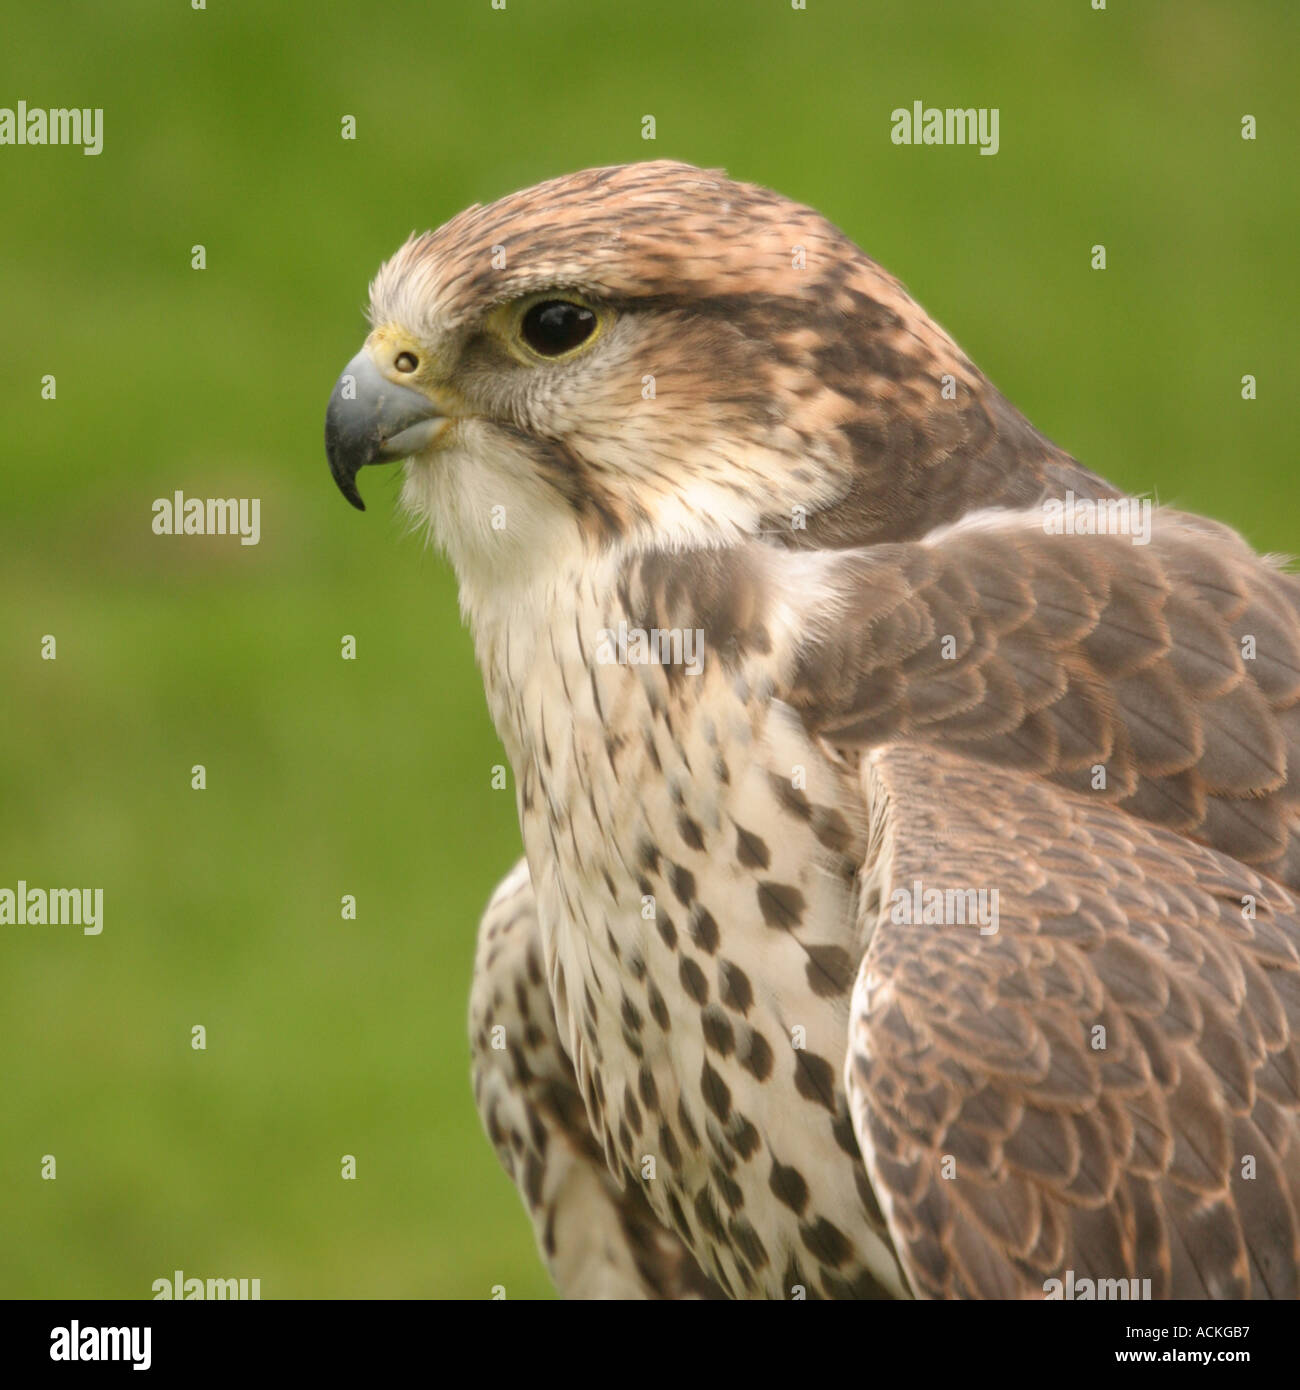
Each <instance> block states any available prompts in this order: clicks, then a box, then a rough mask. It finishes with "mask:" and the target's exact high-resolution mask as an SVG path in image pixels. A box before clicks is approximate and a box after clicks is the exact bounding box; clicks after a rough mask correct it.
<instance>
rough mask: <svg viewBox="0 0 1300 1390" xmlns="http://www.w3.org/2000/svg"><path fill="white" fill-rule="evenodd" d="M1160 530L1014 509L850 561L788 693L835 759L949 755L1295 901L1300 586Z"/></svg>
mask: <svg viewBox="0 0 1300 1390" xmlns="http://www.w3.org/2000/svg"><path fill="white" fill-rule="evenodd" d="M1153 518H1154V519H1153V525H1152V534H1151V541H1150V544H1149V545H1135V544H1133V542H1132V540H1131V539H1130V538H1129V537H1128V536H1122V535H1112V536H1093V535H1073V536H1071V535H1048V534H1045V533H1044V530H1043V527H1042V524H1041V517H1040V516H1039V515H1037V514H1029V513H1026V514H1022V515H1016V514H1008V516H1007V517H1006V518H1005V519H1003V520H1001V521H995V522H993V523H991V524H987V525H986V524H978V525H968V526H959V527H957V528H954V529H952V530H950V531H949V532H948V533H947V534H946V535H944V536H941V537H936V538H933V539H931V540H927V541H922V542H912V543H907V544H898V545H881V546H875V547H872V548H870V549H867V550H859V551H853V552H845V553H844V554H843V555H842V556H839V557H836V558H835V559H834V560H833V561H832V562H831V566H830V573H829V578H828V583H829V585H830V588H831V591H832V599H833V601H832V604H831V605H830V606H831V607H832V608H833V609H834V611H835V613H836V615H837V616H836V618H835V621H833V622H832V623H830V624H828V625H827V627H826V629H825V630H824V631H822V632H821V633H820V634H816V635H813V636H811V637H810V638H809V639H808V640H807V642H806V643H805V644H804V646H803V649H802V652H801V656H800V661H799V663H798V666H797V669H796V671H795V673H794V678H793V681H792V686H791V689H790V691H789V692H788V694H787V698H788V699H789V700H790V702H791V703H792V704H794V705H795V707H796V708H798V709H799V710H800V712H801V713H802V715H803V717H804V720H805V723H806V724H807V725H808V727H809V728H810V729H812V730H813V731H815V732H816V733H818V734H819V735H821V736H822V737H823V738H824V739H825V740H826V741H827V742H829V743H831V744H833V745H835V746H836V747H838V748H841V749H864V748H869V747H872V746H874V745H880V744H885V743H889V742H893V741H897V740H900V739H909V740H913V741H919V742H923V743H926V744H927V745H931V746H938V747H949V748H953V749H959V750H960V751H961V752H962V753H963V754H965V755H966V756H968V757H970V758H974V759H978V760H980V761H981V762H984V763H989V764H994V765H997V766H1001V767H1006V768H1014V769H1018V770H1021V771H1024V772H1026V773H1031V774H1035V775H1037V776H1040V777H1044V778H1049V779H1051V780H1052V781H1053V782H1056V783H1058V784H1060V785H1062V786H1066V787H1071V788H1073V789H1075V790H1077V791H1080V792H1083V793H1085V794H1086V795H1088V796H1089V797H1092V798H1094V799H1096V800H1098V801H1100V802H1103V803H1108V804H1113V805H1116V806H1118V807H1120V808H1122V810H1124V811H1125V812H1127V813H1128V814H1129V815H1131V816H1133V817H1137V818H1139V819H1141V820H1143V821H1147V822H1150V823H1152V824H1157V825H1162V826H1165V827H1166V828H1169V829H1172V830H1176V831H1179V832H1181V833H1182V834H1185V835H1189V836H1191V837H1193V838H1195V839H1197V840H1200V841H1202V842H1204V843H1206V844H1209V845H1212V846H1214V847H1216V848H1218V849H1221V850H1223V851H1225V852H1226V853H1228V854H1231V855H1233V856H1235V857H1236V858H1238V859H1241V860H1243V861H1244V862H1246V863H1249V864H1252V865H1254V866H1256V867H1258V868H1261V869H1263V870H1265V871H1266V872H1268V873H1269V874H1272V875H1273V876H1275V877H1276V878H1278V879H1280V880H1281V881H1282V882H1284V883H1286V884H1288V885H1290V886H1291V887H1293V888H1300V833H1298V832H1300V580H1297V578H1296V576H1294V575H1292V574H1289V573H1286V572H1284V571H1282V570H1280V569H1279V568H1277V567H1276V566H1275V565H1273V564H1271V563H1269V562H1267V561H1265V560H1263V559H1261V558H1260V557H1259V556H1257V555H1256V554H1255V553H1254V552H1253V551H1252V550H1251V549H1250V548H1249V546H1247V545H1246V543H1245V542H1244V541H1243V540H1242V539H1241V538H1240V537H1239V536H1237V535H1236V534H1235V533H1234V532H1232V531H1230V530H1229V529H1227V528H1226V527H1223V526H1218V525H1216V524H1215V523H1213V522H1208V521H1204V520H1202V519H1201V518H1198V517H1191V516H1186V515H1183V514H1180V513H1176V512H1171V511H1167V510H1164V509H1156V510H1155V512H1154V514H1153Z"/></svg>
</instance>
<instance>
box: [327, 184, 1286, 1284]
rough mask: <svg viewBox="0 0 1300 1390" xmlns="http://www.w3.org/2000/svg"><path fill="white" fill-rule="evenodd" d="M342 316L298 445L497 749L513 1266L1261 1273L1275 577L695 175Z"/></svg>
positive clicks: (1280, 1055)
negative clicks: (365, 524) (385, 541)
mask: <svg viewBox="0 0 1300 1390" xmlns="http://www.w3.org/2000/svg"><path fill="white" fill-rule="evenodd" d="M370 319H371V324H372V328H371V331H370V334H369V336H368V337H367V338H366V340H365V344H364V346H363V347H362V349H361V351H360V352H359V353H358V354H357V356H356V357H355V358H353V360H352V361H351V362H350V363H349V364H348V366H347V368H346V369H345V371H344V372H343V375H342V376H341V377H340V379H339V382H338V384H337V385H336V387H335V389H334V393H333V396H332V397H331V399H330V402H329V407H328V411H327V416H326V428H325V440H326V450H327V455H328V459H329V465H330V469H331V471H332V473H333V477H334V479H335V481H336V483H337V484H338V486H339V487H340V488H341V490H342V491H343V493H344V495H345V496H346V497H347V498H348V499H349V500H350V501H351V502H352V503H353V504H354V505H355V506H358V507H360V506H362V505H363V504H362V502H361V498H360V495H359V493H358V490H357V476H358V473H359V471H360V470H361V469H362V468H363V467H366V466H368V465H372V464H379V463H384V462H389V461H397V460H403V459H404V460H406V462H405V478H404V484H403V490H402V499H403V504H404V507H405V508H406V510H407V511H409V513H411V514H412V515H413V516H414V517H415V518H417V519H419V520H420V521H421V522H423V523H424V524H425V525H427V528H428V530H429V532H430V533H431V536H432V538H433V539H434V541H435V542H436V543H437V545H438V546H440V547H441V549H442V550H443V551H444V552H445V554H446V555H447V556H448V558H449V559H450V562H451V564H452V565H453V566H454V568H455V572H456V575H457V577H458V581H459V590H460V602H461V608H462V611H463V614H464V617H465V620H466V621H467V623H468V626H469V628H470V630H471V633H472V636H473V642H474V648H475V653H476V657H477V661H478V665H479V667H480V670H481V673H482V677H483V684H484V688H485V691H486V695H487V701H488V704H489V707H490V710H491V714H492V718H493V720H494V722H495V726H496V730H497V732H498V734H499V736H500V738H501V741H502V743H503V744H504V746H505V749H506V752H507V755H508V758H509V762H510V767H511V769H512V771H513V780H514V787H515V791H516V798H517V806H518V813H519V824H520V829H521V832H522V840H523V851H524V853H523V857H522V859H521V860H520V861H519V863H518V864H517V865H516V866H515V868H514V869H513V870H512V871H511V872H510V873H509V874H508V875H507V877H506V878H505V880H504V881H503V882H502V884H501V885H500V887H499V888H498V889H497V890H496V893H495V894H494V896H493V897H492V899H491V901H490V903H489V905H488V908H487V911H486V915H485V916H484V918H483V921H482V924H481V927H480V931H479V941H478V951H477V959H476V964H475V971H474V982H473V988H472V998H471V1006H470V1033H471V1050H472V1059H473V1079H474V1090H475V1095H476V1099H477V1104H478V1108H479V1111H480V1114H481V1116H482V1118H483V1122H484V1125H485V1127H486V1130H487V1133H488V1136H489V1137H490V1139H491V1142H492V1143H493V1145H494V1146H495V1148H496V1151H497V1153H498V1155H499V1157H500V1159H501V1162H502V1163H503V1164H504V1166H505V1168H506V1170H507V1172H508V1173H509V1174H510V1176H511V1177H512V1179H513V1180H514V1182H515V1184H516V1186H517V1187H518V1189H519V1192H520V1194H521V1195H522V1198H523V1201H524V1204H525V1206H526V1208H527V1211H528V1213H529V1215H530V1217H531V1219H532V1223H533V1226H534V1229H535V1232H536V1236H537V1240H538V1244H539V1248H540V1251H541V1254H542V1257H543V1259H544V1260H545V1262H546V1264H547V1266H548V1268H549V1270H550V1272H551V1275H552V1277H553V1279H554V1281H555V1283H556V1285H557V1286H558V1288H559V1290H560V1291H561V1292H562V1293H563V1294H565V1295H566V1296H570V1297H583V1298H586V1297H592V1298H595V1297H626V1298H640V1297H644V1298H688V1297H729V1298H902V1297H921V1298H1023V1299H1039V1298H1045V1297H1052V1296H1059V1291H1060V1290H1061V1289H1062V1288H1069V1289H1071V1290H1078V1289H1080V1288H1082V1287H1085V1286H1086V1287H1088V1288H1090V1289H1091V1288H1094V1287H1096V1288H1098V1289H1100V1290H1102V1292H1101V1294H1100V1295H1099V1296H1103V1297H1104V1296H1106V1290H1107V1289H1110V1290H1116V1289H1120V1288H1121V1287H1130V1286H1129V1285H1123V1286H1122V1285H1121V1283H1120V1281H1138V1282H1137V1283H1136V1284H1133V1285H1131V1287H1133V1288H1134V1289H1138V1288H1140V1289H1141V1290H1142V1292H1143V1293H1147V1294H1149V1295H1150V1296H1151V1297H1155V1298H1181V1297H1207V1296H1208V1297H1212V1298H1247V1297H1249V1298H1292V1297H1295V1296H1296V1294H1297V1271H1298V1269H1300V1120H1298V1110H1300V1047H1298V1045H1297V1033H1298V1032H1300V897H1298V896H1297V894H1298V892H1300V835H1298V834H1297V829H1298V825H1300V581H1298V580H1297V578H1296V577H1294V576H1293V575H1292V574H1290V573H1288V572H1287V571H1286V569H1285V568H1284V566H1283V564H1282V563H1281V562H1280V561H1277V560H1275V559H1271V558H1267V557H1261V556H1259V555H1257V554H1256V553H1255V552H1254V551H1253V550H1252V549H1251V548H1250V546H1249V545H1247V544H1246V542H1245V541H1244V540H1242V539H1241V537H1240V536H1238V535H1237V534H1236V533H1235V532H1233V531H1232V530H1230V529H1228V528H1227V527H1226V526H1223V525H1220V524H1218V523H1216V522H1213V521H1209V520H1206V519H1203V518H1201V517H1197V516H1194V515H1190V514H1186V513H1182V512H1179V511H1175V510H1172V509H1170V508H1168V507H1156V508H1154V509H1151V508H1150V504H1149V503H1147V502H1145V501H1144V500H1143V499H1139V498H1134V497H1127V496H1125V495H1124V494H1122V493H1121V492H1120V491H1119V490H1118V489H1116V488H1114V487H1112V486H1111V485H1109V484H1108V483H1106V482H1105V481H1104V480H1103V479H1102V478H1100V477H1098V476H1096V475H1095V474H1093V473H1091V472H1090V471H1088V470H1087V469H1086V468H1084V467H1083V466H1081V465H1080V464H1079V463H1077V462H1076V461H1075V460H1074V459H1072V458H1071V457H1070V456H1069V455H1068V454H1066V453H1065V452H1063V451H1062V450H1061V449H1059V448H1057V447H1056V446H1055V445H1053V444H1052V443H1051V442H1049V441H1048V440H1047V439H1046V438H1045V437H1044V436H1043V435H1041V434H1040V433H1039V432H1038V431H1037V430H1036V429H1034V428H1033V426H1032V425H1030V424H1029V423H1028V421H1027V420H1026V419H1025V418H1024V417H1023V416H1022V415H1020V414H1019V413H1018V412H1017V411H1016V410H1015V409H1014V408H1013V407H1012V406H1011V405H1010V404H1009V403H1008V402H1007V400H1006V399H1005V398H1004V397H1003V396H1002V395H1000V394H999V393H998V391H997V390H996V389H995V388H994V387H993V386H992V385H991V384H990V383H989V381H988V380H987V379H986V378H985V377H984V376H983V375H982V374H981V373H980V372H979V370H978V369H977V368H976V367H975V366H974V365H973V364H972V363H971V361H970V359H969V358H967V357H966V355H965V354H964V353H963V352H962V351H961V350H960V349H959V348H958V347H957V346H956V344H955V343H954V342H953V340H952V339H951V338H950V337H949V336H948V335H947V334H946V333H945V332H944V331H943V329H941V328H940V327H939V326H938V325H937V324H936V323H935V322H934V321H933V320H932V319H931V318H930V317H929V316H928V315H927V314H926V313H925V312H924V311H923V310H922V309H921V308H920V307H919V306H918V305H917V304H916V303H915V302H914V301H913V300H912V299H911V298H910V296H909V295H908V294H907V292H906V291H905V290H904V288H903V287H902V285H900V284H899V282H898V281H897V280H895V279H894V278H893V277H892V276H890V275H889V274H887V273H886V272H885V271H884V270H882V269H881V268H880V267H879V266H878V265H876V264H875V263H874V262H872V261H871V260H870V259H868V257H867V256H865V255H864V254H863V253H862V252H861V251H860V250H859V249H858V248H857V246H855V245H854V244H853V243H852V242H851V241H850V240H849V239H848V238H847V237H846V236H845V235H844V234H843V233H842V232H840V231H838V230H837V229H836V228H835V227H833V226H832V225H830V224H829V223H828V222H827V221H826V220H825V219H823V218H822V217H821V216H820V215H819V214H818V213H816V212H814V211H812V210H811V209H809V208H807V207H803V206H800V205H798V204H796V203H793V202H791V201H789V200H787V199H786V198H783V197H781V196H779V195H778V194H776V193H773V192H769V191H767V190H765V189H762V188H759V187H754V186H751V185H748V184H743V183H737V182H733V181H731V180H729V179H728V178H726V177H725V176H724V175H723V174H721V173H716V172H707V171H702V170H699V169H696V168H692V167H689V166H687V165H685V164H678V163H667V162H656V163H646V164H633V165H627V166H622V167H617V168H605V169H594V170H589V171H586V172H583V173H578V174H574V175H571V176H568V177H564V178H559V179H555V180H552V181H550V182H548V183H543V184H540V185H538V186H537V187H535V188H531V189H528V190H526V191H524V192H520V193H515V194H512V195H511V196H509V197H506V198H504V199H502V200H501V201H499V202H497V203H494V204H492V205H491V206H488V207H480V206H474V207H471V208H469V209H468V210H467V211H465V212H462V213H461V214H460V215H459V216H457V217H455V218H453V219H452V221H450V222H448V223H447V224H446V225H445V226H443V227H442V228H441V229H440V230H438V231H436V232H432V233H425V234H424V235H421V236H417V237H413V238H412V239H411V240H409V241H408V242H407V243H406V244H405V245H404V246H402V247H401V249H400V250H398V251H397V253H396V254H395V255H394V256H393V257H392V259H391V260H389V261H388V262H387V263H386V264H385V265H384V266H383V267H382V269H381V270H380V271H379V274H378V276H377V278H376V279H375V281H374V283H373V285H372V287H371V294H370ZM1142 509H1146V511H1147V512H1148V513H1149V514H1148V515H1146V517H1145V521H1144V522H1142V524H1141V525H1133V526H1130V525H1127V524H1126V519H1127V518H1130V517H1134V516H1139V513H1140V512H1141V510H1142ZM1063 518H1064V519H1065V523H1067V524H1063V520H1062V519H1063ZM1139 519H1140V517H1139ZM1076 1296H1077V1295H1076ZM1112 1296H1114V1295H1113V1294H1112Z"/></svg>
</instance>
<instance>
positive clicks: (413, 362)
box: [393, 352, 420, 373]
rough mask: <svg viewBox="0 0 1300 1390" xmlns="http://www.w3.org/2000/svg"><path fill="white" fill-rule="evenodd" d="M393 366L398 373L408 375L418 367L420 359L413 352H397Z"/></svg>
mask: <svg viewBox="0 0 1300 1390" xmlns="http://www.w3.org/2000/svg"><path fill="white" fill-rule="evenodd" d="M393 365H394V366H395V367H396V368H397V370H398V371H399V372H403V373H410V372H413V371H414V370H415V369H416V368H417V367H418V366H419V365H420V359H419V358H418V357H416V355H415V354H414V353H413V352H399V353H398V354H397V361H396V362H394V363H393Z"/></svg>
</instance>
